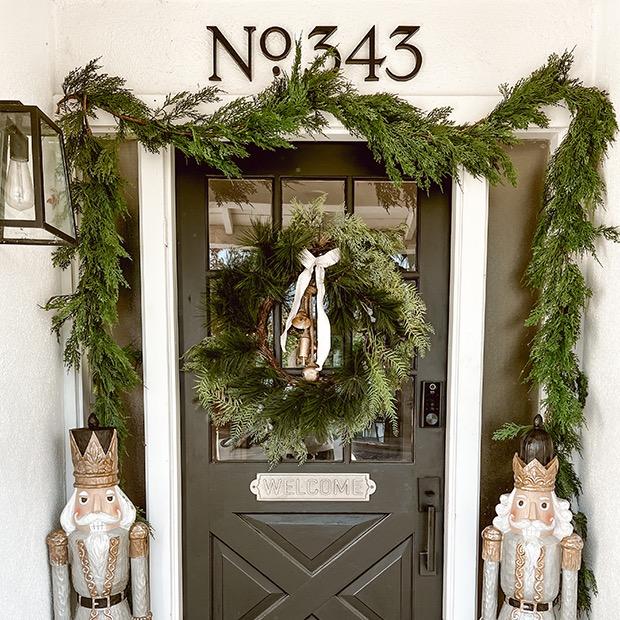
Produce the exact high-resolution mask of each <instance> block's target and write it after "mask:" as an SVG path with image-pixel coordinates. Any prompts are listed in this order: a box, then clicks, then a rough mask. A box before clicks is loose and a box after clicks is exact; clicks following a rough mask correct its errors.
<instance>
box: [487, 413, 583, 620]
mask: <svg viewBox="0 0 620 620" xmlns="http://www.w3.org/2000/svg"><path fill="white" fill-rule="evenodd" d="M542 426H543V420H542V417H541V416H536V419H535V420H534V428H533V429H532V430H531V431H530V432H529V433H528V434H527V435H525V436H524V437H523V439H522V441H521V447H520V450H519V453H518V454H515V455H514V458H513V470H514V489H513V490H512V492H511V493H508V494H506V495H502V496H501V498H500V503H499V504H498V505H497V507H496V512H497V517H496V518H495V519H494V520H493V525H492V526H489V527H487V528H486V529H485V530H484V532H483V533H482V558H483V560H484V575H483V586H482V620H576V618H577V573H578V571H579V568H580V565H581V550H582V548H583V542H582V540H581V538H580V537H579V536H578V535H577V534H574V533H573V526H572V525H571V521H572V513H571V511H570V508H569V503H568V502H567V501H566V500H563V499H559V498H558V497H557V496H556V494H555V478H556V475H557V472H558V459H557V456H554V450H553V442H552V441H551V438H550V437H549V435H548V433H546V431H545V430H544V429H543V427H542ZM500 583H501V589H502V592H503V594H504V602H503V605H502V608H501V611H500V613H499V618H498V615H497V604H498V587H499V584H500ZM560 592H561V595H560V600H559V601H557V600H556V599H557V598H558V594H559V593H560ZM558 603H559V608H558V605H557V604H558Z"/></svg>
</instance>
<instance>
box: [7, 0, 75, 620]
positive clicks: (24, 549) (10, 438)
mask: <svg viewBox="0 0 620 620" xmlns="http://www.w3.org/2000/svg"><path fill="white" fill-rule="evenodd" d="M52 9H53V7H52V3H51V0H28V2H14V1H12V0H1V1H0V15H2V18H1V19H0V58H1V59H2V60H1V63H0V98H2V99H21V100H22V101H23V102H24V103H34V104H37V105H39V106H40V107H42V108H43V109H46V110H49V108H50V104H51V94H52V91H53V86H52V85H53V76H52V67H53V65H52V55H53V54H52V53H53V20H52ZM50 253H51V250H50V249H47V248H33V247H26V246H22V247H18V246H5V245H0V472H1V475H2V480H1V481H0V556H1V560H0V601H1V606H2V611H0V616H2V618H7V619H8V618H11V619H15V620H25V619H26V618H41V619H44V618H50V617H51V605H50V600H51V598H50V587H49V583H50V577H49V568H48V564H47V550H46V546H45V536H46V535H47V533H48V532H49V530H50V528H52V527H53V526H54V524H55V523H56V522H57V518H58V514H59V511H60V510H61V508H62V504H63V503H64V497H65V490H64V485H65V470H64V456H63V437H64V416H63V399H62V384H63V382H62V372H63V370H62V357H61V349H60V346H59V345H58V344H57V343H56V340H55V338H54V337H53V336H51V335H50V331H49V327H50V322H49V321H50V317H49V315H48V314H47V313H46V312H44V311H43V310H41V309H40V308H39V307H38V305H39V304H42V303H44V302H45V301H46V300H47V299H48V298H49V297H50V296H52V295H55V294H58V293H59V292H61V288H60V274H59V273H58V271H57V270H54V269H52V266H51V260H50Z"/></svg>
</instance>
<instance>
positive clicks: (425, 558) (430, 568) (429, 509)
mask: <svg viewBox="0 0 620 620" xmlns="http://www.w3.org/2000/svg"><path fill="white" fill-rule="evenodd" d="M436 524H437V511H436V509H435V506H432V505H430V504H429V505H427V506H426V551H422V552H421V553H420V574H421V575H436V574H437V567H436V565H435V556H436V553H435V532H436Z"/></svg>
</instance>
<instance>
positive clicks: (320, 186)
mask: <svg viewBox="0 0 620 620" xmlns="http://www.w3.org/2000/svg"><path fill="white" fill-rule="evenodd" d="M319 198H320V199H322V200H323V201H324V202H323V209H324V210H325V212H326V213H327V214H334V215H335V214H337V213H344V200H345V193H344V181H343V180H340V179H338V180H334V179H282V227H283V228H286V227H287V226H288V225H289V223H290V221H291V211H292V209H293V204H294V203H301V204H310V203H312V202H314V201H315V200H317V199H319Z"/></svg>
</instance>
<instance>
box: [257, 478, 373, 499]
mask: <svg viewBox="0 0 620 620" xmlns="http://www.w3.org/2000/svg"><path fill="white" fill-rule="evenodd" d="M376 490H377V485H376V484H375V483H374V481H372V480H371V479H370V474H362V473H351V474H275V473H274V474H269V473H261V474H256V478H255V479H254V480H252V482H251V483H250V491H252V493H254V495H256V499H257V501H259V502H367V501H368V500H369V499H370V496H371V495H372V494H373V493H374V492H375V491H376Z"/></svg>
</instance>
